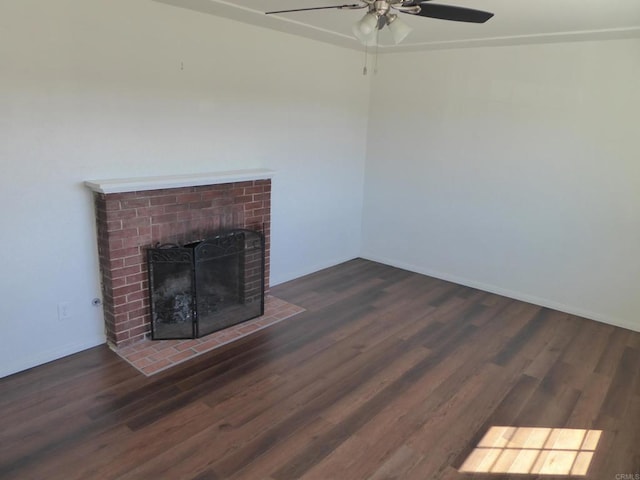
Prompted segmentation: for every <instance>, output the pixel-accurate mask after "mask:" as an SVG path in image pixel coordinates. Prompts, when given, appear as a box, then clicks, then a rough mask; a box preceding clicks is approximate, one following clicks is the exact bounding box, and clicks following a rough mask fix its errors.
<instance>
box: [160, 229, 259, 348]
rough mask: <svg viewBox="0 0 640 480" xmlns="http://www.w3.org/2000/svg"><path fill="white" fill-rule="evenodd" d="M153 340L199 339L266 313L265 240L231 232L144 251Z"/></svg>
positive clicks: (253, 234)
mask: <svg viewBox="0 0 640 480" xmlns="http://www.w3.org/2000/svg"><path fill="white" fill-rule="evenodd" d="M148 262H149V288H150V299H151V314H152V315H151V316H152V321H151V332H152V339H154V340H159V339H177V338H197V337H201V336H204V335H208V334H210V333H212V332H215V331H218V330H221V329H223V328H226V327H229V326H231V325H236V324H238V323H241V322H244V321H247V320H250V319H252V318H255V317H258V316H260V315H262V314H263V313H264V263H265V255H264V236H263V235H262V234H261V233H259V232H255V231H251V230H240V229H239V230H233V231H230V232H225V233H222V234H220V235H217V236H215V237H213V238H210V239H207V240H203V241H200V242H194V243H189V244H186V245H184V246H182V247H181V246H177V245H163V246H158V247H156V248H150V249H149V250H148Z"/></svg>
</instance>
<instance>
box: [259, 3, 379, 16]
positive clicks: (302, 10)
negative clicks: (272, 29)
mask: <svg viewBox="0 0 640 480" xmlns="http://www.w3.org/2000/svg"><path fill="white" fill-rule="evenodd" d="M366 6H367V5H366V4H364V5H362V4H360V3H349V4H347V5H332V6H330V7H311V8H296V9H293V10H277V11H275V12H265V15H272V14H274V13H289V12H306V11H308V10H327V9H329V8H337V9H342V8H348V9H356V8H364V7H366Z"/></svg>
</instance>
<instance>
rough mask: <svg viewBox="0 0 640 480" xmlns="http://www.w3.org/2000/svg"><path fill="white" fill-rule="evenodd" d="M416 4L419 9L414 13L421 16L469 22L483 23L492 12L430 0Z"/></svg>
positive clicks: (491, 15)
mask: <svg viewBox="0 0 640 480" xmlns="http://www.w3.org/2000/svg"><path fill="white" fill-rule="evenodd" d="M418 5H420V11H419V12H418V13H416V14H414V15H419V16H421V17H429V18H439V19H441V20H453V21H454V22H469V23H484V22H486V21H487V20H489V19H490V18H491V17H493V13H490V12H484V11H482V10H474V9H472V8H464V7H454V6H452V5H440V4H438V3H431V2H420V3H419V4H418ZM408 13H409V12H408Z"/></svg>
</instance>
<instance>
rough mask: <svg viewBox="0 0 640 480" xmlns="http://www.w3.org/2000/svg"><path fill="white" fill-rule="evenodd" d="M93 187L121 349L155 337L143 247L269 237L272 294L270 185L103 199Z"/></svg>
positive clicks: (110, 320)
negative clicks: (238, 231)
mask: <svg viewBox="0 0 640 480" xmlns="http://www.w3.org/2000/svg"><path fill="white" fill-rule="evenodd" d="M87 184H88V185H89V186H90V187H91V188H93V189H94V201H95V211H96V223H97V236H98V254H99V260H100V270H101V274H102V295H103V304H104V320H105V328H106V334H107V341H108V342H109V343H110V344H112V345H113V346H118V347H123V346H126V345H130V344H132V343H135V342H137V341H139V340H142V339H144V338H145V337H146V336H148V334H149V332H150V328H151V327H150V321H151V316H150V310H149V299H148V288H149V285H148V277H147V265H146V249H147V248H148V247H150V246H153V245H155V244H157V243H160V244H165V243H175V244H185V243H189V242H192V241H197V240H201V239H204V238H207V237H211V236H212V235H214V234H215V233H217V232H220V231H222V230H227V229H232V228H247V229H251V230H258V231H261V232H263V233H264V235H265V240H266V242H265V256H266V264H265V288H266V289H267V290H268V285H269V284H268V281H269V253H270V243H271V242H270V236H271V180H270V179H257V180H249V181H241V182H233V183H221V184H220V183H219V184H212V185H198V186H186V187H178V188H163V189H156V190H149V189H148V188H146V189H144V190H137V191H129V192H118V193H102V192H100V191H95V190H96V188H94V183H92V182H88V183H87Z"/></svg>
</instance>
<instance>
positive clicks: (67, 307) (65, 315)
mask: <svg viewBox="0 0 640 480" xmlns="http://www.w3.org/2000/svg"><path fill="white" fill-rule="evenodd" d="M70 318H71V303H70V302H60V303H58V320H59V321H61V322H62V321H64V320H69V319H70Z"/></svg>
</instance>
